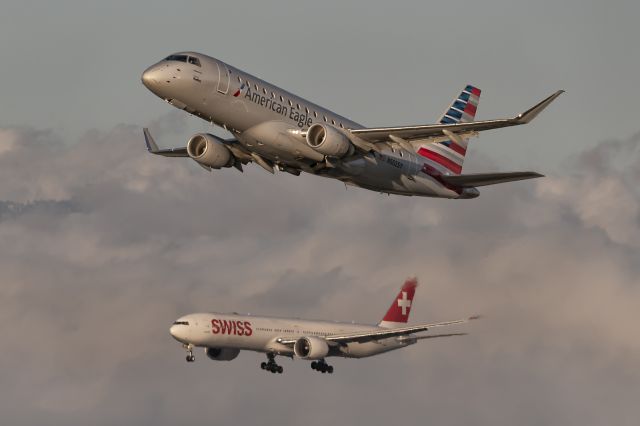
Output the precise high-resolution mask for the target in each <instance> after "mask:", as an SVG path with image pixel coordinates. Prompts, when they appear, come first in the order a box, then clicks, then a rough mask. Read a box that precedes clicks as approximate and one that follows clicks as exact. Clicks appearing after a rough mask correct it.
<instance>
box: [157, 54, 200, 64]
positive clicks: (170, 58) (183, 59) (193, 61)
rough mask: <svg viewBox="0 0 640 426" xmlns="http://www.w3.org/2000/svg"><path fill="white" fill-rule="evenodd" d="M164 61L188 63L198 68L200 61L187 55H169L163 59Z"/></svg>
mask: <svg viewBox="0 0 640 426" xmlns="http://www.w3.org/2000/svg"><path fill="white" fill-rule="evenodd" d="M165 61H178V62H188V63H190V64H193V65H196V66H200V60H199V59H198V58H194V57H193V56H187V55H169V56H167V57H166V58H165Z"/></svg>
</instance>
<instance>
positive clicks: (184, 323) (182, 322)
mask: <svg viewBox="0 0 640 426" xmlns="http://www.w3.org/2000/svg"><path fill="white" fill-rule="evenodd" d="M173 325H189V321H174V322H173Z"/></svg>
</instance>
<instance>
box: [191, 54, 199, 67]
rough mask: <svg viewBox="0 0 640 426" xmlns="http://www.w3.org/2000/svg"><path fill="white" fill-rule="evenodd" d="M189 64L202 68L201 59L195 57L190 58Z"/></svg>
mask: <svg viewBox="0 0 640 426" xmlns="http://www.w3.org/2000/svg"><path fill="white" fill-rule="evenodd" d="M189 63H190V64H193V65H196V66H198V67H199V66H200V59H198V58H194V57H193V56H189Z"/></svg>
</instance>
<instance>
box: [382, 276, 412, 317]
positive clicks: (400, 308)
mask: <svg viewBox="0 0 640 426" xmlns="http://www.w3.org/2000/svg"><path fill="white" fill-rule="evenodd" d="M417 286H418V280H417V279H416V278H409V279H408V280H406V281H405V282H404V285H403V286H402V288H401V289H400V293H398V295H397V296H396V298H395V300H394V301H393V302H392V303H391V306H390V307H389V310H388V311H387V313H386V315H385V316H384V318H382V321H380V323H379V324H378V325H379V326H380V327H385V328H393V327H401V326H403V325H406V323H407V321H409V313H410V312H411V304H412V303H413V296H414V295H415V293H416V287H417Z"/></svg>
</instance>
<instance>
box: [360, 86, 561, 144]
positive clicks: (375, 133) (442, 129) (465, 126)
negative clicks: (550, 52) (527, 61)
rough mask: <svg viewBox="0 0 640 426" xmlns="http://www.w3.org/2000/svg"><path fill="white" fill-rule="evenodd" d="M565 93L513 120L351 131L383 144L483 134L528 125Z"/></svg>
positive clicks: (546, 100)
mask: <svg viewBox="0 0 640 426" xmlns="http://www.w3.org/2000/svg"><path fill="white" fill-rule="evenodd" d="M562 93H564V90H558V91H557V92H555V93H554V94H553V95H551V96H549V97H548V98H546V99H544V100H542V101H541V102H539V103H538V104H536V105H535V106H533V107H531V108H529V109H528V110H527V111H525V112H523V113H521V114H518V115H517V116H515V117H513V118H503V119H498V120H484V121H472V122H465V123H457V124H427V125H421V126H407V127H374V128H368V129H353V130H350V132H351V133H353V134H354V135H357V136H359V137H360V138H362V139H364V140H365V141H367V142H372V143H375V142H383V141H386V140H388V139H389V137H390V136H395V137H396V138H402V139H404V140H408V141H411V140H416V139H426V138H430V137H433V136H447V134H446V132H451V133H454V134H460V133H467V132H481V131H484V130H492V129H500V128H502V127H510V126H519V125H521V124H527V123H529V122H530V121H531V120H533V119H534V118H535V117H536V116H537V115H538V114H540V112H542V110H544V109H545V108H546V107H547V106H549V104H550V103H551V102H553V101H554V100H555V99H556V98H557V97H558V96H560V95H561V94H562Z"/></svg>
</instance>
